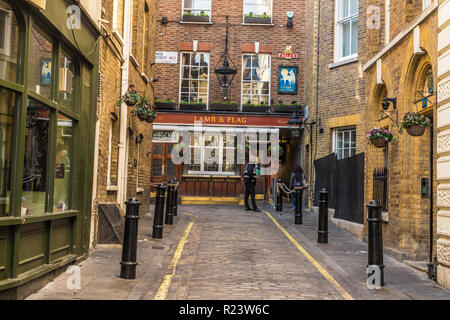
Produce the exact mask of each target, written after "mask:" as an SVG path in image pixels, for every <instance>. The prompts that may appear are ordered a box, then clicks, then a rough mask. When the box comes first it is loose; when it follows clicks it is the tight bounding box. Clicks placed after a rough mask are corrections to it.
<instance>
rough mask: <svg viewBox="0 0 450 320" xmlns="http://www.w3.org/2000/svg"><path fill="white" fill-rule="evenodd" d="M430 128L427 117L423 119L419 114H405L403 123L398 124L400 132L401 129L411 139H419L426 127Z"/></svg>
mask: <svg viewBox="0 0 450 320" xmlns="http://www.w3.org/2000/svg"><path fill="white" fill-rule="evenodd" d="M430 126H431V121H430V119H428V118H427V117H425V116H424V115H423V114H421V113H420V112H407V113H406V114H405V115H404V117H403V121H402V123H401V124H400V132H403V129H406V131H407V132H408V133H409V134H410V135H411V136H413V137H419V136H421V135H423V133H424V132H425V128H426V127H430Z"/></svg>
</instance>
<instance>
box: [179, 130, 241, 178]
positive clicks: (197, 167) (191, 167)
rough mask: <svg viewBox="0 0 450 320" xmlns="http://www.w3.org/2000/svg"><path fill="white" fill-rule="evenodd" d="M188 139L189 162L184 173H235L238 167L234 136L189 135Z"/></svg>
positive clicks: (216, 134) (218, 134)
mask: <svg viewBox="0 0 450 320" xmlns="http://www.w3.org/2000/svg"><path fill="white" fill-rule="evenodd" d="M190 139H191V141H190V145H189V151H190V153H191V162H190V164H186V165H185V173H187V174H221V175H234V174H235V173H236V170H237V168H238V167H237V165H236V136H235V135H231V134H230V135H227V134H223V133H203V134H200V133H191V135H190ZM227 139H229V141H227ZM186 171H187V172H186Z"/></svg>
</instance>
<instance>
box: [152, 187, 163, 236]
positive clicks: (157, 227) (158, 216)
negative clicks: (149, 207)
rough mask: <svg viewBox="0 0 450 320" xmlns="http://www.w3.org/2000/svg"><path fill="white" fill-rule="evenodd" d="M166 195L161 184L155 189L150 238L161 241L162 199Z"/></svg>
mask: <svg viewBox="0 0 450 320" xmlns="http://www.w3.org/2000/svg"><path fill="white" fill-rule="evenodd" d="M165 194H166V188H165V187H164V185H163V184H162V183H161V184H160V185H159V186H157V187H156V200H155V215H154V218H153V233H152V238H155V239H162V238H163V229H164V198H165Z"/></svg>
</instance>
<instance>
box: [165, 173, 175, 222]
mask: <svg viewBox="0 0 450 320" xmlns="http://www.w3.org/2000/svg"><path fill="white" fill-rule="evenodd" d="M172 182H173V181H172V180H170V181H169V183H168V184H167V199H166V220H165V224H168V225H173V189H174V184H173V183H172Z"/></svg>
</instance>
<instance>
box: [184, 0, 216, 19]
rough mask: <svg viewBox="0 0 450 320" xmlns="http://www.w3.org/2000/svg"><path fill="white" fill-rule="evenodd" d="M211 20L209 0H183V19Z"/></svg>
mask: <svg viewBox="0 0 450 320" xmlns="http://www.w3.org/2000/svg"><path fill="white" fill-rule="evenodd" d="M210 20H211V0H183V21H203V22H207V21H210Z"/></svg>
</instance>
